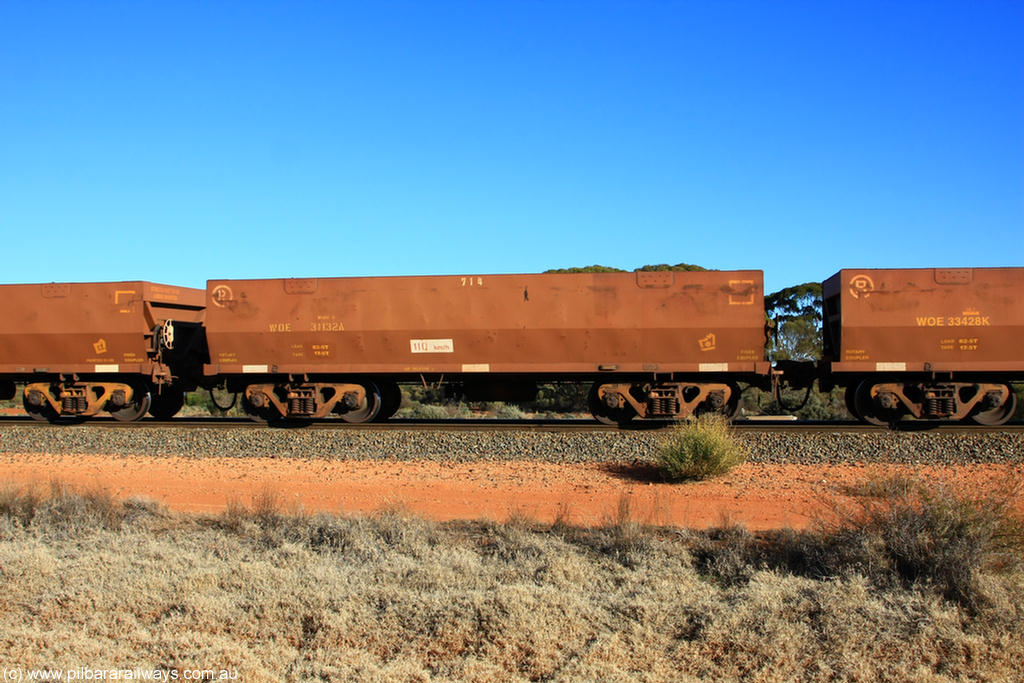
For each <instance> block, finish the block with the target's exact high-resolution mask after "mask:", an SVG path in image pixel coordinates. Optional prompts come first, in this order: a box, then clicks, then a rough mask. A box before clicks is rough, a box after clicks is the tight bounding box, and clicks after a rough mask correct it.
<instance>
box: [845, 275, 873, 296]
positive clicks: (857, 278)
mask: <svg viewBox="0 0 1024 683" xmlns="http://www.w3.org/2000/svg"><path fill="white" fill-rule="evenodd" d="M873 291H875V282H874V280H872V279H871V277H870V276H868V275H864V274H863V273H862V274H860V275H854V276H853V277H852V278H850V296H852V297H853V298H854V299H859V298H861V297H866V296H867V295H868V294H870V293H871V292H873Z"/></svg>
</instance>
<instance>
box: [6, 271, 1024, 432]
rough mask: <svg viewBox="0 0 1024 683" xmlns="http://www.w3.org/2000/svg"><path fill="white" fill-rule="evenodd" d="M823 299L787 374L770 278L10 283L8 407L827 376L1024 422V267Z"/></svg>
mask: <svg viewBox="0 0 1024 683" xmlns="http://www.w3.org/2000/svg"><path fill="white" fill-rule="evenodd" d="M822 290H823V306H822V314H823V320H824V323H823V330H822V331H823V337H824V359H823V360H822V361H820V362H818V363H814V362H794V361H784V362H779V363H777V364H775V365H774V367H773V365H772V363H770V362H769V361H768V360H767V357H766V351H765V348H766V327H767V326H766V319H765V306H764V287H763V275H762V273H761V271H758V270H740V271H698V272H692V271H681V272H677V271H654V272H643V271H637V272H632V273H577V274H565V273H557V274H532V275H456V276H430V277H348V278H316V279H295V278H289V279H270V280H211V281H209V282H208V283H207V289H206V291H205V292H204V291H203V290H197V289H189V288H184V287H173V286H169V285H161V284H155V283H151V282H106V283H48V284H28V285H0V399H4V400H5V399H10V398H12V397H14V396H15V395H16V393H17V387H18V385H22V386H23V404H24V406H25V409H26V411H28V413H29V414H30V415H31V416H32V417H34V418H36V419H40V420H51V421H56V420H61V419H68V418H70V419H75V418H83V417H88V416H91V415H95V414H97V413H99V412H102V411H106V412H108V413H110V414H111V415H113V416H114V417H115V418H117V419H119V420H136V419H139V418H141V417H143V416H144V415H146V414H147V413H148V414H150V415H153V416H155V417H158V418H168V417H171V416H173V415H174V414H175V413H177V412H178V410H179V409H180V408H181V406H182V403H183V400H184V398H183V397H184V392H185V391H189V390H192V389H195V388H197V387H204V388H209V389H212V388H214V387H224V388H226V389H227V390H229V391H231V392H234V393H236V394H238V395H240V397H241V402H242V405H243V407H244V408H245V410H246V411H247V412H248V414H249V415H250V416H252V417H253V418H254V419H256V420H259V421H275V420H282V419H288V418H298V419H303V418H316V417H324V416H327V415H337V416H339V417H340V418H341V419H343V420H346V421H349V422H366V421H370V420H385V419H387V418H388V417H390V416H391V415H392V414H394V412H395V411H396V410H397V409H398V407H399V403H400V402H401V392H400V390H399V384H401V383H417V384H419V383H422V384H426V385H430V386H440V385H442V384H444V385H445V387H446V388H447V389H449V390H450V392H451V393H452V394H457V395H460V396H463V397H464V398H466V399H468V400H471V401H482V400H504V401H512V402H519V401H527V400H530V399H531V398H533V397H534V396H535V395H536V393H537V388H538V384H539V383H548V382H559V381H571V382H580V383H588V384H589V385H590V386H591V390H590V395H589V402H590V409H591V411H592V412H593V414H594V416H595V417H596V418H597V419H598V420H601V421H603V422H607V423H619V424H622V423H625V422H628V421H630V420H632V419H634V418H668V419H679V418H683V417H686V416H688V415H693V414H700V413H704V412H718V413H722V414H724V415H728V416H732V415H734V414H735V413H736V411H737V409H738V406H739V399H740V384H741V383H742V384H745V385H748V386H751V385H752V386H758V387H761V388H775V387H777V386H779V384H780V383H786V384H789V385H791V386H794V387H804V388H808V389H809V386H810V385H812V384H813V383H814V382H815V381H817V382H818V384H819V386H820V388H822V389H823V390H826V391H828V390H831V389H832V388H834V387H837V386H838V387H842V388H845V392H846V403H847V407H848V408H849V410H850V412H851V413H852V414H853V415H855V416H857V417H859V418H860V419H862V420H865V421H868V422H874V423H876V424H886V423H892V422H896V421H898V420H900V419H903V418H905V417H910V418H915V419H922V420H938V421H960V420H968V421H973V422H975V423H978V424H982V425H989V426H994V425H999V424H1003V423H1005V422H1006V421H1007V420H1009V419H1010V417H1012V415H1013V414H1014V411H1015V409H1016V398H1015V396H1014V393H1013V390H1012V387H1011V383H1013V382H1021V381H1024V344H1022V342H1021V339H1022V338H1024V301H1022V294H1024V268H973V269H972V268H956V269H951V268H918V269H849V270H842V271H840V272H839V273H837V274H836V275H834V276H833V277H831V278H829V279H828V280H826V281H825V282H824V283H823V286H822Z"/></svg>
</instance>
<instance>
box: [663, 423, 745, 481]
mask: <svg viewBox="0 0 1024 683" xmlns="http://www.w3.org/2000/svg"><path fill="white" fill-rule="evenodd" d="M747 457H748V453H747V449H746V447H745V446H744V445H743V444H742V443H740V442H739V441H737V440H736V438H735V437H734V436H733V434H732V432H731V430H730V427H729V422H728V421H727V420H726V419H725V418H724V417H722V416H721V415H717V414H714V413H708V414H705V415H701V416H699V417H697V418H691V419H689V420H687V421H686V422H684V423H682V424H680V425H678V426H676V427H675V428H673V429H672V430H671V431H670V432H669V433H668V435H667V436H666V437H664V439H662V441H661V444H660V446H659V449H658V465H659V466H660V467H661V470H662V473H663V474H664V476H665V477H666V478H667V479H669V480H672V481H682V480H688V479H698V480H700V479H708V478H709V477H715V476H718V475H720V474H725V473H726V472H728V471H729V470H731V469H732V468H734V467H736V466H737V465H740V464H742V463H743V462H745V461H746V460H747Z"/></svg>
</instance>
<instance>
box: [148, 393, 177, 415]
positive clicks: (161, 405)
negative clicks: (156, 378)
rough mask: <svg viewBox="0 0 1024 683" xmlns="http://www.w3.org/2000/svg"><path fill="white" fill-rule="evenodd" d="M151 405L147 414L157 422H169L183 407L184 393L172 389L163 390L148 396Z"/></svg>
mask: <svg viewBox="0 0 1024 683" xmlns="http://www.w3.org/2000/svg"><path fill="white" fill-rule="evenodd" d="M150 397H151V398H152V403H151V404H150V406H149V414H150V415H152V416H153V417H155V418H156V419H158V420H170V419H171V418H172V417H174V416H175V415H177V414H178V411H179V410H181V408H182V406H184V405H185V392H183V391H179V390H177V389H174V388H167V389H164V390H163V391H162V392H160V393H158V394H150Z"/></svg>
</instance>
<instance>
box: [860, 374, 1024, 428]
mask: <svg viewBox="0 0 1024 683" xmlns="http://www.w3.org/2000/svg"><path fill="white" fill-rule="evenodd" d="M846 391H847V394H848V396H847V405H852V406H853V409H852V410H851V412H852V413H853V414H855V415H858V416H859V417H860V418H861V419H863V420H864V421H865V422H870V423H872V424H878V425H884V424H892V423H894V422H898V421H899V420H901V419H903V418H905V417H910V418H914V419H917V420H929V421H947V422H952V421H964V422H973V423H974V424H979V425H985V426H997V425H1001V424H1005V423H1006V422H1007V421H1009V419H1010V418H1011V417H1012V416H1013V414H1014V412H1015V411H1016V410H1017V398H1016V396H1015V395H1014V393H1013V390H1012V388H1011V387H1010V385H1009V384H1005V383H1002V382H992V381H935V380H932V379H930V378H924V379H915V378H911V377H891V378H868V379H863V380H861V381H860V382H859V383H851V384H849V385H848V386H847V388H846Z"/></svg>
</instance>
